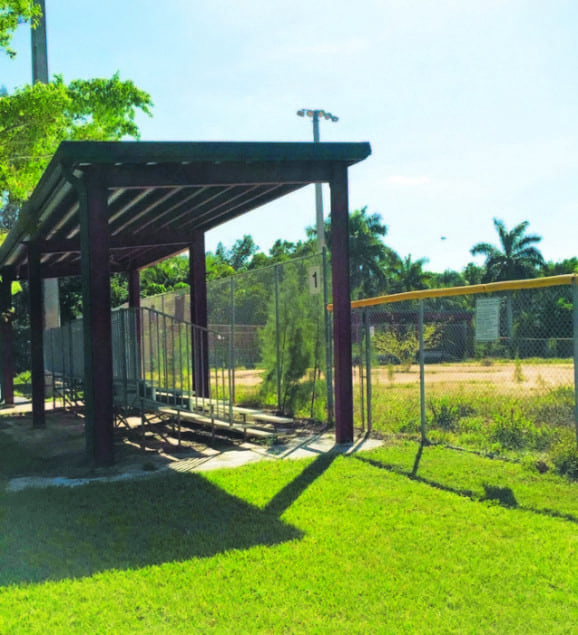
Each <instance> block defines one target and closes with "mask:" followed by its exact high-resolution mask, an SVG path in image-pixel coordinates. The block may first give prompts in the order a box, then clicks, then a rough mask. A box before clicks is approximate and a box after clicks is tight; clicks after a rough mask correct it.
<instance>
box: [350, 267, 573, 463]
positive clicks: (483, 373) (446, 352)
mask: <svg viewBox="0 0 578 635" xmlns="http://www.w3.org/2000/svg"><path fill="white" fill-rule="evenodd" d="M560 278H562V277H559V278H557V279H541V280H532V281H519V282H516V283H502V284H501V285H500V284H496V285H486V286H485V288H484V289H485V292H484V289H482V288H475V287H471V288H463V287H462V288H460V289H456V288H454V289H437V290H428V291H424V292H413V293H409V294H400V295H399V296H389V297H386V298H383V299H381V302H380V303H379V304H375V305H374V306H366V307H365V308H356V309H355V310H354V311H353V331H354V363H355V369H354V377H355V384H356V395H357V398H356V421H357V422H359V425H360V426H362V427H365V426H367V427H372V428H373V430H375V431H377V430H379V431H382V432H391V433H410V434H412V433H419V432H420V430H421V432H425V431H427V434H428V435H429V436H430V437H433V438H434V439H436V440H445V441H448V442H452V441H459V442H460V443H461V444H466V445H476V446H483V447H485V448H486V449H492V448H493V449H494V450H495V451H502V450H504V449H507V450H510V449H511V450H516V449H527V450H536V451H540V450H547V449H548V448H549V447H550V446H551V445H552V444H555V443H557V442H560V441H561V440H563V439H564V438H566V439H568V438H569V436H570V435H574V434H576V433H578V411H577V409H576V391H577V384H578V381H577V367H576V357H577V355H578V302H577V296H578V291H577V286H576V276H564V277H563V278H564V281H562V280H560ZM561 282H562V284H561ZM554 283H557V285H556V286H548V285H552V284H554ZM538 285H544V286H542V287H538ZM508 286H509V287H510V288H507V287H508ZM504 287H506V288H504ZM512 287H513V288H512ZM466 289H467V290H466ZM474 291H475V293H474ZM377 301H378V299H375V300H374V301H362V302H361V303H357V304H363V303H364V302H365V303H366V304H371V303H372V302H373V303H376V302H377Z"/></svg>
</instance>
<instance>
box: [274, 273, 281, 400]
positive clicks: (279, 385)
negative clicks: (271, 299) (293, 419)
mask: <svg viewBox="0 0 578 635" xmlns="http://www.w3.org/2000/svg"><path fill="white" fill-rule="evenodd" d="M279 322H280V320H279V265H275V345H276V347H277V410H278V411H281V342H280V339H279Z"/></svg>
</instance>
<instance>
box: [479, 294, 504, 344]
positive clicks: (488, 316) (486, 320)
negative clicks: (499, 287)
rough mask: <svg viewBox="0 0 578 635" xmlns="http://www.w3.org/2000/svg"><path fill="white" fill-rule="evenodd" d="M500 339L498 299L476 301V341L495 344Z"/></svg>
mask: <svg viewBox="0 0 578 635" xmlns="http://www.w3.org/2000/svg"><path fill="white" fill-rule="evenodd" d="M499 337H500V298H478V299H477V300H476V340H477V341H478V342H495V341H496V340H497V339H499Z"/></svg>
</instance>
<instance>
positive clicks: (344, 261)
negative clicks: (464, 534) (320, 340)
mask: <svg viewBox="0 0 578 635" xmlns="http://www.w3.org/2000/svg"><path fill="white" fill-rule="evenodd" d="M330 185H331V241H332V247H331V248H332V258H331V270H332V273H333V333H334V335H333V339H334V360H335V441H336V442H337V443H352V442H353V380H352V376H351V372H352V356H351V297H350V296H351V294H350V284H349V202H348V192H347V167H346V166H345V165H338V166H336V167H335V168H334V171H333V177H332V180H331V183H330Z"/></svg>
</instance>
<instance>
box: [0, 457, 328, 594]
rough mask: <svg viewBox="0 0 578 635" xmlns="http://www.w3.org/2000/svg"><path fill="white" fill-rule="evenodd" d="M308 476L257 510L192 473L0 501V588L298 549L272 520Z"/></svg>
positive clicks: (289, 531)
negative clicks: (237, 553) (282, 546)
mask: <svg viewBox="0 0 578 635" xmlns="http://www.w3.org/2000/svg"><path fill="white" fill-rule="evenodd" d="M314 464H315V463H314ZM310 468H311V466H309V467H308V468H306V469H305V470H304V473H303V474H301V475H300V476H298V477H297V479H295V481H293V483H290V484H289V485H288V486H287V487H285V488H284V489H283V490H282V491H281V492H280V493H279V494H278V495H277V496H275V498H274V499H273V500H272V501H271V503H270V504H269V506H268V508H267V509H266V510H261V509H259V508H257V507H255V506H253V505H250V504H248V503H247V502H245V501H243V500H241V499H239V498H236V497H234V496H232V495H230V494H227V493H226V492H225V491H223V490H222V489H220V488H219V487H217V486H215V485H213V484H212V483H210V482H209V481H207V480H206V479H205V478H203V477H202V476H201V475H199V474H197V473H187V474H175V475H171V476H166V477H162V478H150V479H144V480H143V479H140V480H137V481H123V482H118V483H107V484H91V485H87V486H85V487H78V488H74V489H68V488H49V489H45V490H24V491H21V492H18V493H17V494H5V495H4V496H0V531H1V533H0V562H1V563H2V565H1V568H0V585H2V586H6V585H10V584H18V583H25V582H42V581H46V580H59V579H63V578H76V577H82V576H90V575H93V574H95V573H97V572H100V571H105V570H108V569H135V568H140V567H145V566H148V565H156V564H161V563H164V562H171V561H184V560H188V559H190V558H204V557H210V556H214V555H216V554H218V553H223V552H225V551H229V550H231V549H248V548H250V547H253V546H256V545H275V544H279V543H282V542H285V541H289V540H295V539H299V538H301V537H302V535H303V534H302V532H301V531H299V530H298V529H296V528H295V527H292V526H290V525H288V524H286V523H284V522H282V521H281V520H279V518H278V516H279V514H280V513H281V512H282V511H283V510H284V509H286V507H287V506H288V505H290V504H291V502H292V501H293V500H295V499H296V498H297V497H298V496H299V495H300V493H301V492H302V491H303V490H304V489H305V487H307V485H308V484H309V483H311V482H312V480H314V479H315V478H316V477H317V476H318V473H319V472H318V471H317V472H316V471H315V470H310ZM320 469H321V467H320V466H319V468H318V470H320ZM308 470H310V471H308Z"/></svg>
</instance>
